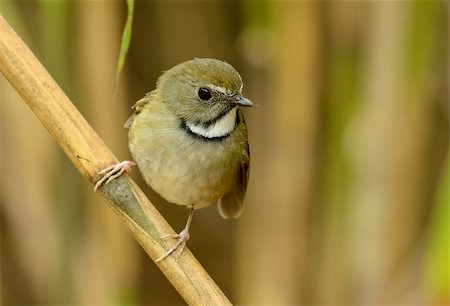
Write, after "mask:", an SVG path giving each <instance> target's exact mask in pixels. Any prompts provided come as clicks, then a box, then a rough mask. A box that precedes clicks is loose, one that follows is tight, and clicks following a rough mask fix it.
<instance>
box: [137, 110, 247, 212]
mask: <svg viewBox="0 0 450 306" xmlns="http://www.w3.org/2000/svg"><path fill="white" fill-rule="evenodd" d="M142 115H144V116H142ZM146 117H149V118H146ZM179 124H180V123H179V121H178V120H177V118H171V117H170V118H166V120H163V119H162V118H159V117H158V116H155V115H152V114H145V113H144V114H142V113H141V114H139V116H137V118H136V119H135V121H134V123H133V125H132V127H131V129H130V135H129V146H130V151H131V153H132V155H133V158H134V160H135V161H136V163H137V164H138V167H139V169H140V171H141V173H142V175H143V177H144V179H145V180H146V182H147V183H148V184H149V185H150V186H151V187H152V188H153V189H154V190H155V191H156V192H158V193H159V194H160V195H161V196H162V197H164V198H165V199H166V200H167V201H169V202H172V203H175V204H179V205H194V206H196V207H203V206H207V205H209V204H212V203H215V202H217V200H218V199H220V198H221V197H222V196H223V195H224V194H225V193H226V192H227V191H228V190H230V189H231V186H232V184H233V183H234V181H235V179H236V173H237V168H238V164H239V161H238V156H237V154H238V151H237V150H235V148H234V147H233V146H229V145H227V142H226V141H217V142H205V141H202V140H200V139H197V138H195V137H192V135H189V134H187V133H186V131H184V130H183V129H181V128H180V125H179Z"/></svg>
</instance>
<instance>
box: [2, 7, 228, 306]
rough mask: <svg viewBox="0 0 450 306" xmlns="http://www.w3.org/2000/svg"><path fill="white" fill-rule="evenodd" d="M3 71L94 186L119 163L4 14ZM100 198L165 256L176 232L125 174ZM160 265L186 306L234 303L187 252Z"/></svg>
mask: <svg viewBox="0 0 450 306" xmlns="http://www.w3.org/2000/svg"><path fill="white" fill-rule="evenodd" d="M0 71H1V72H2V74H3V75H4V76H5V77H6V79H8V81H9V82H10V83H11V85H12V86H13V87H14V88H15V90H16V91H17V92H18V93H19V95H20V96H21V97H22V98H23V100H24V101H25V102H26V103H27V104H28V106H29V107H30V109H31V110H32V111H33V112H34V114H35V115H36V116H37V117H38V119H39V120H40V121H41V122H42V124H43V125H44V126H45V127H46V128H47V130H48V131H49V132H50V134H51V135H52V136H53V137H54V138H55V140H56V142H57V143H58V144H59V145H60V146H61V148H62V149H63V150H64V152H65V154H66V155H67V156H68V157H69V159H70V160H71V161H72V163H73V164H74V165H75V167H76V168H77V169H78V171H79V172H80V173H81V175H82V176H83V177H84V178H85V179H86V180H87V181H88V182H90V183H91V184H93V183H94V182H96V181H97V180H98V179H99V175H98V172H99V171H100V170H101V169H102V168H104V167H106V166H108V165H111V164H114V163H116V162H117V159H116V158H115V157H114V155H113V154H112V152H111V151H110V150H109V149H108V147H107V146H106V145H105V143H104V142H103V141H102V140H101V139H100V137H99V136H98V135H97V134H96V133H95V132H94V130H93V129H92V128H91V126H90V125H89V124H88V122H87V121H86V120H85V119H84V118H83V116H82V115H81V114H80V113H79V112H78V110H77V109H76V108H75V106H74V105H73V104H72V103H71V102H70V100H69V98H68V97H67V96H66V95H65V94H64V92H63V91H62V90H61V88H60V87H59V86H58V85H57V84H56V82H55V81H54V80H53V79H52V77H51V76H50V75H49V73H48V72H47V71H46V70H45V68H44V67H43V66H42V65H41V63H40V62H39V61H38V60H37V59H36V57H35V56H34V55H33V53H32V52H31V51H30V50H29V49H28V47H27V46H26V45H25V44H24V42H23V41H22V40H21V39H20V37H19V36H18V35H17V34H16V33H15V32H14V30H13V29H12V28H11V27H10V26H9V24H8V23H7V22H6V20H5V19H4V18H3V16H1V15H0ZM30 141H32V140H30ZM17 183H18V184H19V182H17ZM100 193H101V194H102V195H103V196H104V197H105V198H106V199H107V200H108V203H109V204H110V207H111V208H112V209H113V210H114V211H115V212H116V213H117V214H118V215H119V217H120V219H121V220H122V221H123V222H124V223H125V224H126V226H127V227H128V229H129V230H130V231H131V232H132V234H133V236H134V238H135V239H136V240H137V241H138V242H139V244H140V245H141V246H142V247H143V248H144V250H145V251H146V252H147V254H148V255H149V256H150V257H151V258H152V260H153V261H155V260H156V259H157V258H158V257H160V256H161V255H162V254H164V252H165V250H166V249H167V245H166V242H165V241H164V240H162V239H161V236H162V235H164V234H170V233H174V231H173V229H172V228H171V227H170V226H169V224H168V223H167V222H166V220H165V219H164V218H163V217H162V216H161V215H160V214H159V212H158V211H157V210H156V208H155V207H154V206H153V205H152V203H151V202H150V201H149V200H148V199H147V198H146V196H145V195H144V193H143V192H142V191H141V190H140V189H139V187H138V186H137V185H136V184H135V183H134V182H133V181H132V180H131V179H130V178H129V177H128V176H127V175H124V176H121V177H120V178H118V179H116V180H114V181H112V182H111V183H110V184H109V185H107V186H105V187H102V188H100ZM169 243H170V242H169ZM156 265H157V266H158V268H159V269H161V271H162V272H163V273H164V275H165V276H166V277H167V279H168V280H169V281H170V282H171V283H172V285H173V286H174V288H175V289H176V290H177V291H178V292H179V293H180V295H181V296H182V297H183V299H184V300H185V301H186V302H187V303H188V304H190V305H224V304H230V302H229V300H228V299H227V297H226V296H225V295H224V294H223V293H222V291H221V290H220V288H219V287H218V286H217V285H216V284H215V282H214V281H213V280H212V279H211V277H210V276H209V275H208V274H207V272H206V271H205V270H204V269H203V267H202V266H201V265H200V263H199V262H198V261H197V260H196V259H195V257H194V256H193V255H192V253H191V252H190V251H189V250H187V249H185V251H184V252H183V253H182V254H181V255H180V256H179V257H176V256H169V257H168V258H167V259H165V260H163V261H160V262H158V263H156Z"/></svg>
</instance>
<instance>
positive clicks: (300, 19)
mask: <svg viewBox="0 0 450 306" xmlns="http://www.w3.org/2000/svg"><path fill="white" fill-rule="evenodd" d="M0 12H1V14H2V16H3V17H4V18H5V19H6V20H7V21H8V22H9V23H10V24H11V25H12V27H13V28H14V29H15V30H16V31H17V32H18V33H19V35H20V36H21V37H22V38H23V39H24V40H25V42H26V43H27V44H28V45H29V46H30V48H31V49H32V50H33V52H34V53H35V54H36V56H37V57H38V58H39V59H40V61H41V62H42V63H43V64H44V66H45V67H46V68H47V69H48V70H49V72H50V74H51V75H52V76H53V77H54V78H55V80H56V81H57V82H58V84H59V85H60V86H61V87H62V88H63V90H64V91H65V92H66V94H67V95H68V96H69V97H70V98H71V100H72V101H73V103H74V104H75V105H76V106H77V108H78V109H79V110H80V112H81V113H82V114H83V115H84V116H85V117H86V118H87V120H88V121H89V122H90V123H91V124H92V126H93V127H94V129H95V130H96V131H97V132H98V133H99V135H100V136H101V137H102V138H103V139H104V140H105V142H106V143H107V144H108V145H109V146H110V147H111V149H112V150H113V152H115V154H116V156H117V157H118V158H119V159H121V160H124V159H129V158H130V154H129V152H128V148H127V130H125V129H123V128H122V127H123V124H124V122H125V121H126V119H127V118H128V116H129V115H130V114H131V110H130V107H131V106H132V105H133V103H134V102H135V101H137V100H138V99H140V98H141V97H142V96H143V95H144V94H145V93H146V92H148V91H150V90H152V89H153V88H154V84H155V82H156V80H157V77H158V76H159V75H160V74H161V72H162V71H163V70H167V69H169V68H170V67H172V66H174V65H176V64H178V63H180V62H182V61H185V60H188V59H192V58H194V57H213V58H219V59H223V60H226V61H227V62H229V63H231V64H233V65H234V66H235V67H236V68H237V70H238V71H239V72H240V73H241V75H242V77H243V79H244V82H245V85H246V87H245V90H246V94H247V96H248V97H249V98H250V99H251V100H252V101H254V102H255V103H256V104H257V106H256V107H254V108H253V109H246V110H245V113H246V121H247V126H248V129H249V139H250V146H251V157H252V163H251V177H250V184H249V187H248V194H247V198H246V210H245V212H244V214H243V216H242V217H241V218H240V219H238V220H233V221H225V220H222V219H221V218H220V216H219V214H218V213H217V210H216V208H215V207H209V208H207V209H203V210H200V211H198V212H197V213H196V215H195V216H194V221H193V226H192V229H191V239H190V240H189V243H188V245H189V247H190V249H191V250H192V252H193V253H194V254H195V255H196V256H197V258H198V259H199V261H200V262H201V263H202V264H203V265H204V267H205V269H206V270H207V271H208V272H209V273H210V275H211V276H212V278H213V279H214V280H215V281H216V282H217V283H218V285H219V286H220V287H221V288H222V290H223V291H224V292H225V294H226V295H227V296H228V297H229V298H230V299H231V301H232V302H234V303H236V304H242V305H294V304H295V305H448V304H449V303H450V300H449V285H450V283H449V216H450V215H449V205H450V204H449V165H448V156H449V152H448V149H449V112H448V111H449V109H448V108H449V5H448V2H446V1H398V2H384V1H361V2H360V1H335V2H315V1H273V2H266V1H214V2H212V1H211V2H208V1H198V2H195V1H137V2H136V5H135V16H134V24H133V34H132V35H133V38H132V42H131V46H130V50H129V54H128V57H127V59H126V63H125V67H124V71H123V73H122V75H121V77H120V82H119V83H118V87H117V95H116V99H115V101H113V99H112V96H113V86H114V79H115V69H116V65H117V59H118V52H119V46H120V39H121V34H122V30H123V26H124V23H125V19H126V3H125V1H8V0H3V1H1V2H0ZM0 105H1V112H0V124H1V126H0V127H1V143H0V144H1V146H0V153H1V169H0V172H1V173H0V175H1V184H0V188H1V189H0V194H1V198H0V226H1V231H0V238H1V252H0V254H1V261H0V268H1V269H0V276H1V293H0V303H1V304H3V305H63V304H64V305H156V304H158V305H164V304H166V305H167V304H171V305H175V304H184V301H183V300H182V299H181V298H180V296H179V295H178V294H177V293H176V291H175V290H174V289H173V288H172V287H171V285H170V284H169V282H168V281H167V280H166V279H165V278H164V277H163V275H162V273H161V272H160V271H159V270H158V269H157V268H156V266H155V265H154V264H153V262H152V261H151V260H150V259H149V258H148V257H147V255H146V254H145V253H144V252H143V250H142V249H141V248H140V247H139V245H138V244H137V243H136V242H135V241H134V240H133V239H132V237H131V235H130V233H129V232H128V231H127V230H126V229H125V227H124V226H123V225H122V224H121V222H120V221H119V219H118V218H117V216H116V215H115V214H114V213H113V212H112V211H111V209H110V208H109V207H108V206H107V205H105V203H104V200H103V199H102V198H101V197H100V196H99V195H98V194H95V193H93V191H92V186H91V185H89V184H88V183H86V182H85V181H84V180H83V179H82V178H81V176H80V175H79V174H78V172H77V171H76V169H75V168H74V167H73V166H72V165H71V164H70V163H69V160H68V159H67V157H66V156H65V155H64V154H63V153H62V150H60V148H59V147H58V146H57V145H56V144H55V142H54V141H53V139H52V138H51V137H50V135H49V134H48V133H47V131H46V130H45V129H44V128H43V126H42V125H41V124H40V122H39V121H38V120H37V119H36V118H35V117H34V115H33V114H32V113H31V111H30V110H29V109H28V108H27V106H26V105H25V104H24V103H23V101H22V100H21V98H20V97H18V95H17V94H16V93H15V91H14V90H13V89H12V87H11V86H10V85H9V83H8V82H7V81H6V79H5V78H4V77H3V76H0ZM132 176H133V177H134V178H135V179H136V180H137V181H138V183H139V185H140V186H141V187H142V188H143V189H144V191H145V192H146V194H147V195H148V196H149V198H150V199H151V200H152V202H153V203H154V204H155V205H156V206H157V207H158V209H159V210H160V211H161V213H162V214H163V216H165V217H166V219H167V220H168V221H169V223H170V224H171V225H172V226H173V227H174V229H175V230H181V229H182V228H183V226H184V224H185V221H186V217H187V211H186V210H185V209H183V207H179V206H176V205H169V204H167V203H165V202H164V201H163V200H162V199H161V198H160V197H159V196H158V195H157V194H155V193H154V192H152V191H151V190H150V189H149V188H148V187H147V186H146V184H145V183H144V182H143V181H142V179H141V178H140V174H139V171H138V170H137V169H135V170H133V172H132Z"/></svg>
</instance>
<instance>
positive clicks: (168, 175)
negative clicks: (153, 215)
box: [94, 58, 253, 261]
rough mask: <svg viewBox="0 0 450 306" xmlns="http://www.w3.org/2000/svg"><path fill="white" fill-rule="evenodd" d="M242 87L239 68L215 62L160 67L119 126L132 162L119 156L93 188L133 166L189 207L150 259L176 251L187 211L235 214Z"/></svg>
mask: <svg viewBox="0 0 450 306" xmlns="http://www.w3.org/2000/svg"><path fill="white" fill-rule="evenodd" d="M242 87H243V84H242V79H241V77H240V75H239V73H237V71H236V70H235V69H234V68H233V67H232V66H231V65H230V64H227V63H225V62H222V61H219V60H215V59H209V58H205V59H194V60H191V61H187V62H184V63H181V64H179V65H177V66H175V67H173V68H172V69H170V70H168V71H166V72H164V73H163V75H161V77H160V78H159V80H158V83H157V85H156V89H155V90H153V91H152V92H149V93H148V94H147V95H145V97H144V98H142V99H141V100H139V101H138V102H136V104H135V105H134V106H133V108H134V110H135V112H134V114H133V115H132V116H131V117H130V119H128V121H127V122H126V123H125V127H127V128H129V129H130V131H129V134H128V138H129V147H130V151H131V154H132V156H133V158H134V160H135V161H136V162H133V161H123V162H121V163H118V164H117V165H112V166H110V167H107V168H106V169H103V170H102V171H101V172H100V173H101V174H104V176H103V177H102V178H101V179H100V180H99V181H98V182H97V184H96V185H95V188H94V190H96V189H97V188H98V187H100V186H101V185H102V184H107V183H108V182H109V181H111V180H112V179H114V178H116V177H118V176H120V175H121V174H122V173H123V172H127V171H129V170H130V168H131V166H134V165H136V164H137V166H138V167H139V170H140V171H141V174H142V176H143V177H144V179H145V181H146V182H147V183H148V184H149V185H150V186H151V187H152V188H153V189H154V190H155V191H156V192H158V193H159V194H160V195H161V196H162V197H164V198H165V199H166V200H167V201H169V202H172V203H175V204H178V205H185V206H187V207H189V208H190V210H189V217H188V221H187V223H186V226H185V228H184V229H183V230H182V231H181V232H180V233H179V234H175V235H166V236H164V237H163V238H175V239H177V242H176V243H175V244H174V245H173V246H172V247H171V248H170V249H169V250H168V251H167V252H166V253H165V254H164V255H162V256H161V257H160V258H159V259H157V261H159V260H162V259H164V258H166V257H167V256H169V255H170V254H171V253H172V252H173V251H174V250H176V249H179V252H180V253H181V252H182V251H183V248H184V246H185V245H186V241H187V240H188V239H189V228H190V225H191V221H192V215H193V213H194V209H198V208H202V207H205V206H208V205H211V204H214V203H218V207H219V212H220V214H221V216H222V217H224V218H227V219H228V218H237V217H238V216H239V215H240V214H241V213H242V207H243V201H244V196H245V191H246V189H247V182H248V175H249V164H250V155H249V147H248V142H247V128H246V126H245V122H244V116H243V114H242V112H241V110H240V109H239V107H240V106H252V105H253V104H252V102H251V101H250V100H248V99H246V98H245V97H244V96H243V94H242Z"/></svg>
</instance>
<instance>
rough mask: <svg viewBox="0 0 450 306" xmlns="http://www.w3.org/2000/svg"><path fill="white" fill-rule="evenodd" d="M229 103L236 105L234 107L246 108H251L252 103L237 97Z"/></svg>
mask: <svg viewBox="0 0 450 306" xmlns="http://www.w3.org/2000/svg"><path fill="white" fill-rule="evenodd" d="M231 103H233V104H236V105H240V106H246V107H251V106H253V102H252V101H250V100H249V99H247V98H245V97H243V96H241V95H239V96H236V97H235V98H234V99H233V100H232V101H231Z"/></svg>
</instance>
